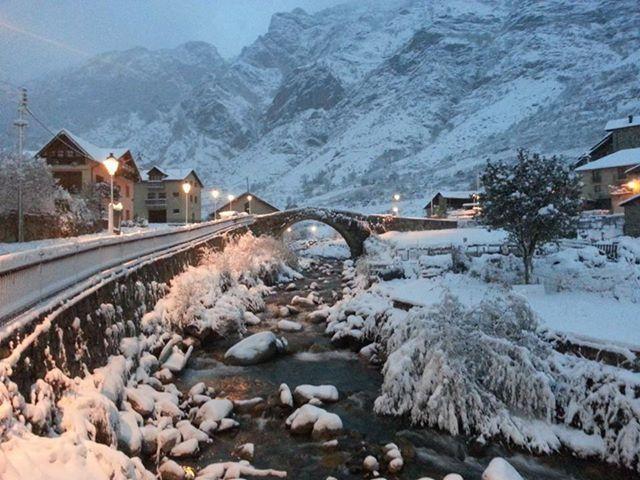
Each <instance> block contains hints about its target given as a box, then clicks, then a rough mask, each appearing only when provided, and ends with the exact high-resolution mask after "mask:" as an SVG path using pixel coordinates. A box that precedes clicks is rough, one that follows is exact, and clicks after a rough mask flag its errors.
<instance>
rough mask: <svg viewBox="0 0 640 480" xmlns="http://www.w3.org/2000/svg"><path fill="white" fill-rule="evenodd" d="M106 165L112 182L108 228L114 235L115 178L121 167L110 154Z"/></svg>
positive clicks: (106, 159)
mask: <svg viewBox="0 0 640 480" xmlns="http://www.w3.org/2000/svg"><path fill="white" fill-rule="evenodd" d="M102 163H103V164H104V168H106V169H107V172H108V173H109V179H110V180H111V182H110V183H111V202H109V212H108V214H107V215H108V226H107V228H108V229H109V234H110V235H113V232H114V225H113V176H114V175H115V174H116V172H117V171H118V166H119V165H120V164H119V163H118V159H117V158H116V157H114V156H113V153H110V154H109V156H108V157H107V158H105V159H104V162H102Z"/></svg>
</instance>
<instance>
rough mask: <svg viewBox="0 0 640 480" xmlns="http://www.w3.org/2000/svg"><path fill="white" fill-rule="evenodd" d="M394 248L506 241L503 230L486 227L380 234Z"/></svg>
mask: <svg viewBox="0 0 640 480" xmlns="http://www.w3.org/2000/svg"><path fill="white" fill-rule="evenodd" d="M380 238H382V239H383V240H385V241H388V242H389V243H391V244H392V245H393V246H395V247H396V248H411V247H442V246H449V245H465V244H466V245H476V244H491V245H495V244H502V243H505V242H506V241H507V234H506V232H504V231H503V230H487V229H486V228H479V227H473V228H452V229H444V230H428V231H422V232H387V233H385V234H382V235H380Z"/></svg>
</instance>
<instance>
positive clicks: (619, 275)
mask: <svg viewBox="0 0 640 480" xmlns="http://www.w3.org/2000/svg"><path fill="white" fill-rule="evenodd" d="M627 245H628V244H627ZM631 245H632V244H631ZM622 254H623V255H624V256H623V257H622V258H621V260H620V261H618V262H611V261H607V257H606V256H605V255H604V254H602V253H601V252H600V251H599V250H598V249H597V248H595V247H584V248H567V249H563V250H561V251H559V252H557V253H554V254H551V255H548V256H546V257H542V258H539V259H537V261H536V269H537V272H538V275H539V278H540V279H541V281H542V282H543V283H544V285H545V288H547V289H548V290H550V291H585V292H595V293H601V294H604V295H607V296H613V297H615V298H618V299H625V300H631V301H635V302H638V301H640V291H639V290H638V287H637V285H638V282H639V281H640V266H638V265H636V264H635V261H634V258H635V256H634V253H633V250H631V248H629V247H626V248H623V249H622ZM628 260H631V261H628Z"/></svg>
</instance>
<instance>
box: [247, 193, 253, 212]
mask: <svg viewBox="0 0 640 480" xmlns="http://www.w3.org/2000/svg"><path fill="white" fill-rule="evenodd" d="M247 200H249V215H251V200H253V195H247Z"/></svg>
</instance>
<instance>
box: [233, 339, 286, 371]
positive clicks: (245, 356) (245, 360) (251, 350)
mask: <svg viewBox="0 0 640 480" xmlns="http://www.w3.org/2000/svg"><path fill="white" fill-rule="evenodd" d="M286 348H287V341H286V340H285V339H284V338H278V337H277V336H276V335H275V334H274V333H273V332H259V333H255V334H253V335H251V336H250V337H247V338H245V339H244V340H241V341H239V342H238V343H236V344H235V345H234V346H233V347H231V348H230V349H229V350H227V352H226V353H225V354H224V358H225V360H226V361H227V363H230V364H232V365H255V364H256V363H262V362H266V361H267V360H270V359H271V358H272V357H274V356H275V355H276V354H277V353H279V352H283V351H285V350H286Z"/></svg>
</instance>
